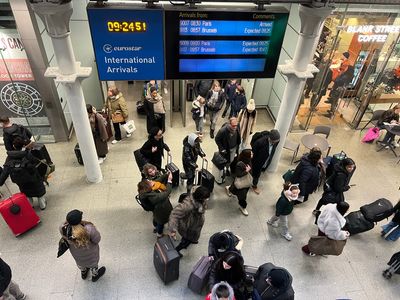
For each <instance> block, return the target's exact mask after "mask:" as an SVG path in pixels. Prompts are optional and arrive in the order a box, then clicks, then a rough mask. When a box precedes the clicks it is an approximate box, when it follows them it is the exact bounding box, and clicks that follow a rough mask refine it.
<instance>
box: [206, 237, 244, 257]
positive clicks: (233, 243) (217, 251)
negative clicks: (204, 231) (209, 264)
mask: <svg viewBox="0 0 400 300" xmlns="http://www.w3.org/2000/svg"><path fill="white" fill-rule="evenodd" d="M242 246H243V239H242V238H241V237H240V236H238V235H236V234H234V233H233V232H231V231H228V230H224V231H221V232H217V233H214V234H213V235H212V236H211V237H210V240H209V241H208V256H211V257H213V259H214V260H217V259H218V258H220V257H221V256H222V255H223V254H224V253H225V252H228V251H236V252H237V253H239V254H241V252H240V250H241V249H242Z"/></svg>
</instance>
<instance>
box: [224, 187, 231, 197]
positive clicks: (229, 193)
mask: <svg viewBox="0 0 400 300" xmlns="http://www.w3.org/2000/svg"><path fill="white" fill-rule="evenodd" d="M229 188H230V185H227V186H226V187H225V191H226V194H227V195H228V196H229V197H232V193H231V191H230V190H229Z"/></svg>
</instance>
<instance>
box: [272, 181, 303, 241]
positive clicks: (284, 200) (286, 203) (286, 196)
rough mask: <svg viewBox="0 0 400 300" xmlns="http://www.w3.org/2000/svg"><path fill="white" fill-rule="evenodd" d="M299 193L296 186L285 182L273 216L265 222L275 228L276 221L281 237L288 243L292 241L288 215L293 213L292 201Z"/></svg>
mask: <svg viewBox="0 0 400 300" xmlns="http://www.w3.org/2000/svg"><path fill="white" fill-rule="evenodd" d="M299 193H300V189H299V185H298V184H291V183H290V182H285V183H284V184H283V191H282V193H281V196H280V197H279V199H278V201H277V202H276V206H275V214H274V215H273V216H272V217H271V218H269V220H268V221H267V223H268V225H271V226H272V227H275V228H277V227H278V226H279V224H278V221H279V222H280V223H281V224H280V225H281V226H282V232H281V235H282V236H283V237H284V238H285V239H286V240H288V241H291V240H292V235H291V234H290V233H289V227H288V215H290V214H291V213H292V211H293V206H294V201H296V200H297V198H298V196H299Z"/></svg>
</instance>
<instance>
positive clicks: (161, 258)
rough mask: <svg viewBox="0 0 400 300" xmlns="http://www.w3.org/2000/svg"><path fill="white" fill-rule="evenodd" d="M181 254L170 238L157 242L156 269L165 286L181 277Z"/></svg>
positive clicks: (155, 249)
mask: <svg viewBox="0 0 400 300" xmlns="http://www.w3.org/2000/svg"><path fill="white" fill-rule="evenodd" d="M179 260H180V257H179V254H178V251H176V250H175V247H174V245H173V243H172V241H171V238H170V237H169V236H164V237H162V238H160V239H158V240H157V242H156V244H155V245H154V254H153V263H154V267H155V269H156V271H157V273H158V276H160V278H161V280H162V281H163V282H164V284H167V283H169V282H171V281H174V280H177V279H178V277H179Z"/></svg>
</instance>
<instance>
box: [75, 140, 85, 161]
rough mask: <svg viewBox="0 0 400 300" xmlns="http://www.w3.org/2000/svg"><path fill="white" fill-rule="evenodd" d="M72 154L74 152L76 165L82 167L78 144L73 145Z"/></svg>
mask: <svg viewBox="0 0 400 300" xmlns="http://www.w3.org/2000/svg"><path fill="white" fill-rule="evenodd" d="M74 152H75V156H76V159H77V160H78V163H79V164H80V165H82V166H83V158H82V154H81V149H79V144H76V145H75V148H74Z"/></svg>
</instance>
